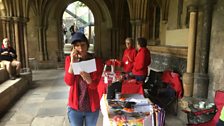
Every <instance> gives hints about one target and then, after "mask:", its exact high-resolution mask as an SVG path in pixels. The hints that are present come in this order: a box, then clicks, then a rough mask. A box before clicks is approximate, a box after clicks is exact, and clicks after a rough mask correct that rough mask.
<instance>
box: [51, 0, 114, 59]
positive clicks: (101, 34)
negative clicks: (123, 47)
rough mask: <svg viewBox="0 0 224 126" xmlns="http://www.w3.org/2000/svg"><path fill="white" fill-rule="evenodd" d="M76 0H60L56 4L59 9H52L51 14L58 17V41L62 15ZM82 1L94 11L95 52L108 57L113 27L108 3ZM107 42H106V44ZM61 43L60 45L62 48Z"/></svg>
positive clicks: (99, 0) (55, 6)
mask: <svg viewBox="0 0 224 126" xmlns="http://www.w3.org/2000/svg"><path fill="white" fill-rule="evenodd" d="M76 1H77V0H76ZM76 1H74V0H67V1H58V2H57V3H56V4H55V5H54V9H55V10H57V11H53V10H51V14H50V15H49V16H51V17H56V18H57V19H56V20H57V26H58V28H57V31H58V36H59V37H58V42H60V43H62V42H61V40H62V39H61V38H60V31H61V29H60V26H61V23H62V15H63V12H64V11H65V9H66V7H67V6H68V5H69V4H70V3H73V2H76ZM79 1H80V2H83V3H84V4H85V5H87V6H88V7H89V8H90V10H91V11H92V13H93V16H94V20H95V35H96V38H95V42H96V43H95V46H94V47H95V53H96V55H97V56H100V57H103V58H107V56H110V54H109V53H110V52H109V51H108V50H110V49H109V48H110V43H111V40H110V38H111V37H110V30H108V29H111V27H112V19H111V16H110V13H109V10H108V8H107V6H106V4H105V3H104V2H103V1H102V0H96V1H92V0H91V1H90V0H79ZM105 42H106V44H105ZM60 43H59V45H58V47H59V48H60V47H61V46H60Z"/></svg>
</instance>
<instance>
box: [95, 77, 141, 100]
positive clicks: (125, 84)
mask: <svg viewBox="0 0 224 126" xmlns="http://www.w3.org/2000/svg"><path fill="white" fill-rule="evenodd" d="M107 85H108V84H105V83H104V78H103V77H102V78H101V80H100V82H99V84H98V93H99V97H100V98H101V97H102V95H103V94H106V93H107ZM121 93H122V94H142V95H144V91H143V87H142V83H141V82H138V81H136V80H135V79H131V80H123V81H122V89H121Z"/></svg>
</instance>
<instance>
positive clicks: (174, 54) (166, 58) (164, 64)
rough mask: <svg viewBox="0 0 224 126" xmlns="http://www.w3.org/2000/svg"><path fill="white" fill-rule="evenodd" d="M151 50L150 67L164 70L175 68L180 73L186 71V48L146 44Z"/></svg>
mask: <svg viewBox="0 0 224 126" xmlns="http://www.w3.org/2000/svg"><path fill="white" fill-rule="evenodd" d="M148 49H149V50H150V52H151V59H152V63H151V65H150V67H151V68H153V69H156V70H159V71H164V70H166V69H170V70H175V71H177V72H178V73H180V74H181V75H182V74H183V73H184V72H186V67H187V59H186V56H187V48H183V47H169V46H148Z"/></svg>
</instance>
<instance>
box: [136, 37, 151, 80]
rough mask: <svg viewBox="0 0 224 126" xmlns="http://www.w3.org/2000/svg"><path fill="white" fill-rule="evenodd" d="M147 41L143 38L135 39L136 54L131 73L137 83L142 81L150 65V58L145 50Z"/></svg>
mask: <svg viewBox="0 0 224 126" xmlns="http://www.w3.org/2000/svg"><path fill="white" fill-rule="evenodd" d="M146 46H147V40H146V39H145V38H138V39H137V50H138V53H137V55H136V57H135V62H134V67H133V69H132V73H133V75H134V76H135V79H136V80H137V81H144V80H145V78H146V76H147V74H148V66H149V65H150V64H151V56H150V52H149V50H148V49H147V48H146Z"/></svg>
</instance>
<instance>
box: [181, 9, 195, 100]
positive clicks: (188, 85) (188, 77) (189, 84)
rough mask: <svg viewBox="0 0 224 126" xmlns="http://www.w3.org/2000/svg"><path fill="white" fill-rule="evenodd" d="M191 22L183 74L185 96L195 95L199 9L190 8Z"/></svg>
mask: <svg viewBox="0 0 224 126" xmlns="http://www.w3.org/2000/svg"><path fill="white" fill-rule="evenodd" d="M189 11H190V22H189V34H188V54H187V71H186V73H184V74H183V88H184V96H192V93H193V83H194V81H193V76H194V75H193V74H194V73H193V70H194V57H195V42H196V31H197V29H196V28H197V7H196V6H190V10H189Z"/></svg>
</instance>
